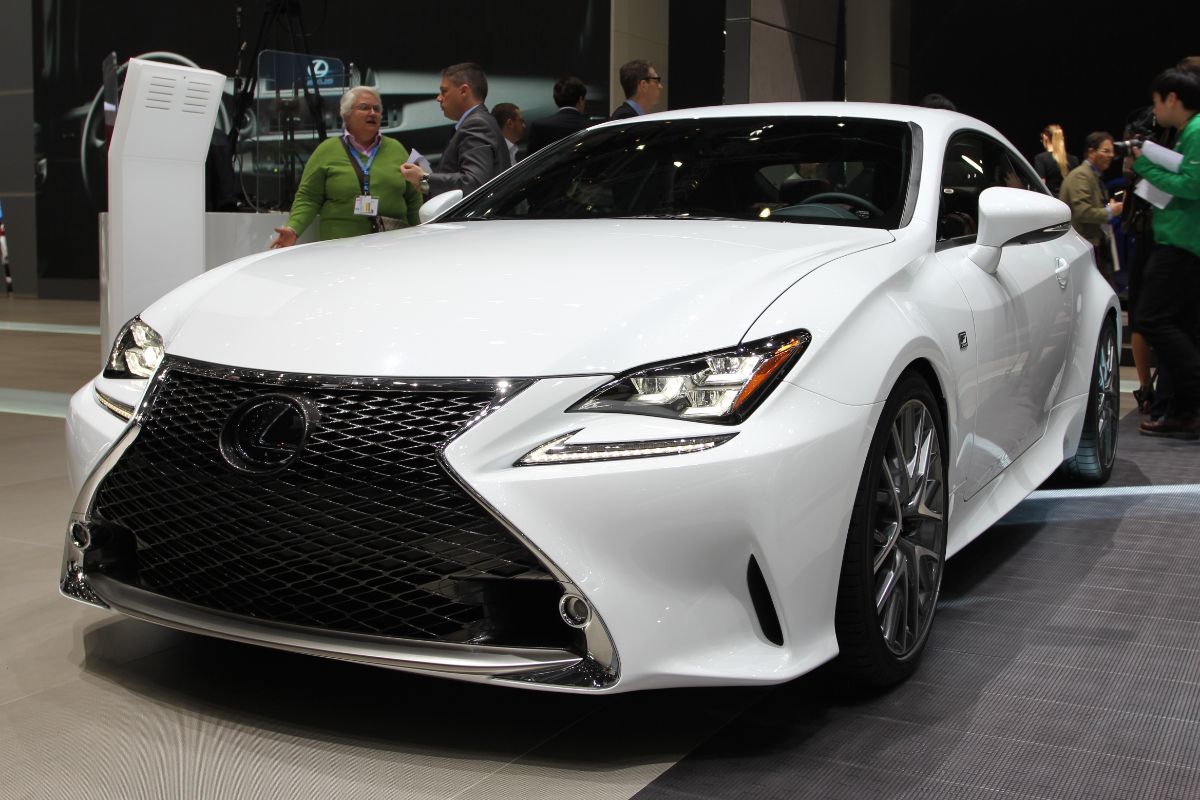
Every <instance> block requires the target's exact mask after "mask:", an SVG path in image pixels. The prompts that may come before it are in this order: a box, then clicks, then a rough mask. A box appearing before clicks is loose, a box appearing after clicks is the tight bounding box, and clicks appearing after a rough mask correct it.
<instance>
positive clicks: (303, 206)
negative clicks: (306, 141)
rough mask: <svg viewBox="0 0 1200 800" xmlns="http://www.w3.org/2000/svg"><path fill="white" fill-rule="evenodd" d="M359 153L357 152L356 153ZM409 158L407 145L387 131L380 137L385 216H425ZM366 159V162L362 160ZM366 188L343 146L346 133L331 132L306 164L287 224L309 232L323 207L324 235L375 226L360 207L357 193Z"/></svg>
mask: <svg viewBox="0 0 1200 800" xmlns="http://www.w3.org/2000/svg"><path fill="white" fill-rule="evenodd" d="M355 155H356V156H357V153H356V154H355ZM407 160H408V151H407V150H405V149H404V145H402V144H400V143H399V142H398V141H396V140H395V139H390V138H388V137H387V136H383V137H380V142H379V151H378V152H377V153H376V154H375V161H374V162H372V164H371V174H370V176H369V180H370V182H371V183H370V186H371V194H372V195H374V196H375V197H378V198H379V213H380V215H381V216H384V217H397V218H399V219H404V220H408V224H409V225H416V224H417V223H418V222H420V218H419V217H418V216H417V212H418V211H419V210H420V208H421V193H420V192H418V191H417V189H416V187H415V186H413V185H412V184H411V183H409V182H408V181H406V180H404V176H403V175H402V174H401V173H400V165H401V164H403V163H404V162H405V161H407ZM360 163H361V162H360ZM360 194H362V187H360V186H359V185H358V176H357V175H356V174H355V171H354V167H353V166H352V165H351V164H350V157H349V156H348V155H346V148H345V147H343V146H342V137H341V136H331V137H330V138H328V139H326V140H325V141H323V142H321V144H319V145H317V149H316V150H314V151H313V154H312V156H311V157H310V158H309V159H308V163H307V164H305V165H304V175H303V176H301V178H300V188H299V189H297V190H296V199H295V200H294V201H292V213H291V214H290V215H289V216H288V221H287V226H288V227H289V228H291V229H292V230H294V231H295V232H296V235H297V236H299V235H300V234H302V233H304V230H305V228H307V227H308V226H309V225H310V224H311V223H312V221H313V217H315V216H316V215H317V214H318V213H319V214H320V215H321V239H342V238H345V237H347V236H361V235H362V234H364V233H370V232H371V222H370V217H364V216H359V215H356V214H355V213H354V198H355V197H357V196H358V195H360Z"/></svg>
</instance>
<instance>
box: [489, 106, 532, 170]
mask: <svg viewBox="0 0 1200 800" xmlns="http://www.w3.org/2000/svg"><path fill="white" fill-rule="evenodd" d="M492 116H493V117H495V118H496V124H497V125H499V126H500V135H501V136H503V137H504V141H505V143H506V144H507V145H508V156H509V158H510V159H511V160H512V163H514V164H515V163H517V143H518V142H520V141H521V137H523V136H524V135H525V114H524V113H522V112H521V108H520V106H518V105H516V104H515V103H498V104H497V105H496V107H495V108H493V109H492Z"/></svg>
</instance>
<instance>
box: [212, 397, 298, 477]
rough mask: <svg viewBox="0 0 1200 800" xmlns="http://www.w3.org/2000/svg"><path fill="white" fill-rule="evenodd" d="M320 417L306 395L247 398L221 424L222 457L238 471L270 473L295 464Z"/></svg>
mask: <svg viewBox="0 0 1200 800" xmlns="http://www.w3.org/2000/svg"><path fill="white" fill-rule="evenodd" d="M319 420H320V411H319V410H318V408H317V404H316V403H314V402H313V401H312V400H310V399H308V398H307V397H304V396H303V395H294V394H285V393H282V392H280V393H276V394H267V395H262V396H261V397H255V398H253V399H251V400H247V401H246V402H245V403H242V404H241V405H240V406H238V407H237V408H236V409H235V410H234V412H233V413H232V414H230V415H229V419H228V420H226V421H225V425H224V427H222V428H221V438H220V448H221V457H222V458H223V459H225V463H226V464H228V465H229V466H231V467H233V468H234V469H235V470H237V471H238V472H244V473H250V474H253V475H267V474H270V473H273V472H278V471H280V470H282V469H285V468H287V467H288V466H289V465H291V464H292V462H294V461H295V460H296V459H297V458H299V457H300V454H301V453H302V452H303V451H304V445H305V443H306V442H307V441H308V436H309V434H310V433H311V432H312V431H313V429H315V428H316V426H317V423H318V421H319Z"/></svg>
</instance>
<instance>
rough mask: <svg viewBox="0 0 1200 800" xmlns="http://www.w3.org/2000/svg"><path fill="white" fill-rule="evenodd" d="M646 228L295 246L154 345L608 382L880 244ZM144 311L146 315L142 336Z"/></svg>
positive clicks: (229, 279) (359, 371)
mask: <svg viewBox="0 0 1200 800" xmlns="http://www.w3.org/2000/svg"><path fill="white" fill-rule="evenodd" d="M662 222H663V221H662V220H603V221H600V222H599V224H596V222H594V221H581V222H566V223H565V224H557V223H555V224H540V223H534V224H530V223H528V222H525V221H515V222H514V221H505V220H497V221H488V222H472V223H462V224H433V225H425V226H420V227H417V228H410V229H407V230H403V231H396V232H394V233H390V234H387V235H383V236H373V237H370V240H368V241H359V240H355V239H343V240H337V241H332V242H322V243H318V244H312V245H308V246H306V247H302V248H296V249H295V250H294V251H293V252H289V253H287V254H286V255H287V258H279V257H278V256H275V257H272V258H265V259H261V260H258V261H256V262H251V263H247V264H245V265H244V266H242V267H240V268H239V269H237V270H236V271H231V272H230V274H228V275H227V276H226V277H224V279H223V280H220V281H219V282H218V281H214V285H212V286H211V287H210V288H209V289H208V291H207V292H205V293H204V295H203V296H202V297H199V298H197V299H195V300H193V301H192V303H191V307H190V309H189V311H188V324H187V325H186V326H185V327H183V328H182V329H180V330H179V332H178V333H176V334H175V335H174V336H172V337H171V338H169V339H168V341H167V345H168V349H169V350H170V352H172V353H174V354H176V355H180V356H185V357H188V358H194V359H198V360H201V361H208V362H211V363H216V364H230V365H234V366H240V367H250V368H262V369H270V370H280V371H287V372H303V373H312V372H315V373H321V374H329V375H332V374H338V375H403V376H406V377H421V376H429V377H447V376H472V377H479V376H495V377H508V378H511V377H520V376H537V375H572V374H592V373H600V372H616V371H619V370H621V369H625V368H627V367H628V366H630V365H637V364H643V363H647V362H651V361H658V360H662V359H666V358H671V357H675V356H680V355H688V354H689V353H694V352H703V351H705V350H714V349H717V348H723V347H730V346H733V345H735V344H737V343H738V342H739V341H741V338H742V335H743V334H744V333H745V331H746V328H747V327H749V325H750V323H752V322H753V321H754V318H755V316H757V311H760V310H761V309H762V308H763V307H764V306H765V305H767V304H768V303H769V302H770V301H771V300H772V299H773V298H775V297H777V296H778V295H779V294H780V293H781V292H783V291H784V290H785V289H787V288H788V287H789V286H791V285H792V284H793V283H795V282H796V281H798V280H799V279H800V278H802V277H803V276H804V275H805V274H806V273H807V272H808V271H810V270H812V269H814V268H815V267H817V266H819V265H821V264H824V263H826V262H827V261H829V260H830V259H831V258H836V257H837V256H839V255H842V254H844V253H847V252H854V251H857V250H861V249H865V248H869V247H877V246H880V245H883V244H886V243H888V242H890V241H892V237H891V235H890V234H889V233H888V232H887V231H879V230H858V229H854V228H835V227H808V226H806V227H803V228H802V227H801V226H798V225H758V226H757V227H756V226H755V224H754V223H735V224H731V223H728V222H711V221H706V220H694V221H685V222H683V223H682V224H683V225H684V226H685V229H683V230H681V229H680V228H679V227H678V226H677V225H672V226H665V227H664V226H663V225H662ZM764 229H765V230H764ZM581 242H588V244H587V245H586V246H584V245H581ZM613 253H621V254H622V255H621V258H620V259H618V260H613V259H612V254H613ZM568 264H569V268H568ZM158 312H159V309H158V307H157V306H154V307H151V308H150V309H149V310H148V311H147V312H146V314H145V315H144V318H145V319H146V320H147V321H148V322H151V324H155V321H156V320H157V319H158V318H159V316H160V315H159V313H158ZM233 331H236V332H237V335H236V336H235V335H231V332H233ZM163 335H164V337H166V336H167V334H166V333H165V332H164V333H163ZM614 343H619V344H616V345H615V346H614Z"/></svg>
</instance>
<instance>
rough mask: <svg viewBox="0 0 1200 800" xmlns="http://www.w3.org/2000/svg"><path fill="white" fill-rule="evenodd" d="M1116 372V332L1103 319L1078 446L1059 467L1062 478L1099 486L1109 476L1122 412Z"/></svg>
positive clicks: (1111, 325)
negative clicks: (1073, 453) (1060, 467)
mask: <svg viewBox="0 0 1200 800" xmlns="http://www.w3.org/2000/svg"><path fill="white" fill-rule="evenodd" d="M1119 373H1120V361H1119V355H1118V350H1117V329H1116V327H1115V326H1114V325H1113V324H1112V321H1111V320H1107V319H1106V320H1105V321H1104V327H1103V328H1102V329H1101V330H1100V338H1099V340H1098V341H1097V342H1096V356H1095V358H1094V359H1093V362H1092V384H1091V389H1090V390H1089V391H1088V401H1087V402H1088V405H1087V414H1086V415H1085V416H1084V418H1083V432H1082V433H1081V434H1080V436H1079V447H1078V448H1076V450H1075V455H1073V456H1071V457H1070V458H1068V459H1067V460H1066V461H1064V462H1063V465H1062V473H1063V475H1064V476H1066V478H1067V480H1069V481H1071V482H1072V483H1076V484H1080V485H1083V486H1099V485H1100V484H1102V483H1106V482H1107V481H1108V479H1109V477H1110V476H1111V475H1112V470H1113V464H1114V463H1116V460H1117V422H1118V420H1119V419H1120V409H1121V395H1120V384H1119V382H1118V381H1119V377H1118V375H1119Z"/></svg>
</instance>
